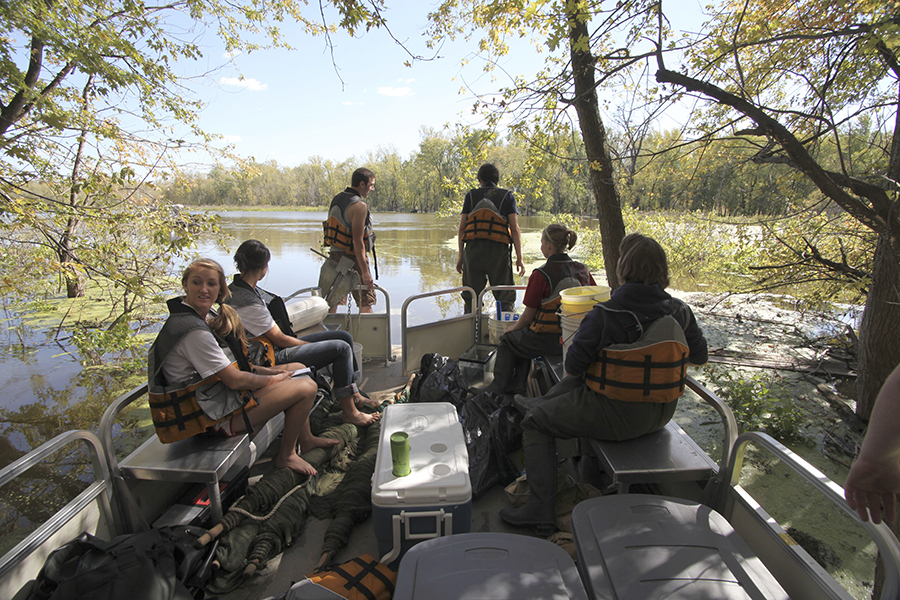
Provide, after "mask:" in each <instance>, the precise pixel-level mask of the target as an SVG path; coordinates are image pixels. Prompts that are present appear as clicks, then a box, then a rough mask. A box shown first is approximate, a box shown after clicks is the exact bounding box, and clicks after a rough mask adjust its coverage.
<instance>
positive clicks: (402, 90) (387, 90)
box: [378, 87, 413, 98]
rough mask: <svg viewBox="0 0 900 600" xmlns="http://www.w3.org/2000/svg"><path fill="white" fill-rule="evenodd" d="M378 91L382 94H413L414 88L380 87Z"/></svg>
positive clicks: (398, 95) (397, 95)
mask: <svg viewBox="0 0 900 600" xmlns="http://www.w3.org/2000/svg"><path fill="white" fill-rule="evenodd" d="M378 93H379V94H381V95H382V96H394V97H398V98H399V97H401V96H412V93H413V91H412V88H408V87H380V88H378Z"/></svg>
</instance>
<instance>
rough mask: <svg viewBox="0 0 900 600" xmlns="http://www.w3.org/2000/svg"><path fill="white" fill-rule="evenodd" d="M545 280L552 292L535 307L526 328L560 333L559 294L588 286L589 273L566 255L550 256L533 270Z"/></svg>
mask: <svg viewBox="0 0 900 600" xmlns="http://www.w3.org/2000/svg"><path fill="white" fill-rule="evenodd" d="M535 271H536V273H540V275H532V277H538V276H543V277H545V278H546V279H547V284H548V287H549V288H550V289H551V290H552V291H551V292H550V295H549V296H547V297H546V298H544V299H543V300H542V301H541V305H540V306H538V307H537V312H536V313H535V315H534V319H533V320H532V321H531V323H530V324H529V325H528V327H529V328H530V329H531V330H532V331H533V332H535V333H556V334H561V333H562V327H561V326H560V324H559V315H558V314H557V311H558V310H559V305H560V297H559V293H560V292H562V291H563V290H567V289H569V288H572V287H578V286H580V285H590V282H591V273H590V271H589V270H588V268H587V267H586V266H584V265H583V264H581V263H580V262H576V261H574V260H572V259H570V258H569V256H568V255H567V254H563V255H554V256H551V257H550V259H548V260H547V262H546V263H545V264H544V265H543V266H541V267H538V268H537V269H535Z"/></svg>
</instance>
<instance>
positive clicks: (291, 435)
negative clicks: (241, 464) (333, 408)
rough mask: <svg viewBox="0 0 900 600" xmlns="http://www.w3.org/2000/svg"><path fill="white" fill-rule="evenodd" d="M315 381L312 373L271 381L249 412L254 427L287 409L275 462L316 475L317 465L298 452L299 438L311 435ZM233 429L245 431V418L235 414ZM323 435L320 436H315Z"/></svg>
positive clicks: (278, 464) (277, 465)
mask: <svg viewBox="0 0 900 600" xmlns="http://www.w3.org/2000/svg"><path fill="white" fill-rule="evenodd" d="M317 389H318V387H317V386H316V383H315V382H314V381H313V380H312V379H310V378H309V377H298V378H296V379H286V380H284V381H279V382H278V383H275V384H273V385H269V386H267V387H264V388H262V389H260V390H256V391H255V392H254V394H255V395H256V397H257V398H258V399H259V406H257V407H256V408H254V409H252V410H250V411H249V412H248V413H247V416H248V417H249V418H250V424H251V425H253V427H254V428H256V427H259V426H262V425H263V424H265V423H266V421H268V420H269V419H271V418H272V417H274V416H275V415H277V414H278V413H280V412H284V431H283V432H282V434H281V447H280V448H279V450H278V456H277V457H276V458H275V466H276V467H278V468H282V467H287V468H289V469H291V470H292V471H296V472H297V473H305V474H307V475H315V474H316V469H315V468H313V466H312V465H311V464H309V463H308V462H306V461H305V460H303V459H302V458H300V457H299V456H298V455H297V442H298V440H300V438H301V434H303V433H304V428H305V430H306V432H307V435H308V436H309V437H310V438H311V437H312V434H311V433H308V432H309V411H310V409H312V403H313V401H314V400H315V398H316V390H317ZM231 423H232V428H233V431H235V432H236V433H240V432H243V431H244V430H245V429H246V428H245V426H244V418H243V417H242V416H240V415H239V416H236V417H234V418H233V419H232V420H231ZM315 439H320V438H315Z"/></svg>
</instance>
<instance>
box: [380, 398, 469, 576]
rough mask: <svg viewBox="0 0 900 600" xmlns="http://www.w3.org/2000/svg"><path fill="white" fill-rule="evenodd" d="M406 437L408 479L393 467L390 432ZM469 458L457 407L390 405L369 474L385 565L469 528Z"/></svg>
mask: <svg viewBox="0 0 900 600" xmlns="http://www.w3.org/2000/svg"><path fill="white" fill-rule="evenodd" d="M398 431H403V432H406V433H407V434H408V435H409V465H410V470H411V472H410V474H409V475H406V476H404V477H397V476H395V475H394V474H393V471H392V464H391V442H390V437H391V434H392V433H396V432H398ZM471 515H472V483H471V481H470V480H469V455H468V453H467V452H466V441H465V437H464V436H463V429H462V425H461V424H460V422H459V417H458V416H457V412H456V408H455V407H454V406H453V405H452V404H450V403H449V402H418V403H412V404H392V405H389V406H388V407H387V408H385V411H384V415H383V416H382V417H381V438H380V440H379V442H378V457H377V459H376V463H375V473H374V474H373V475H372V516H373V522H374V527H375V537H376V539H377V540H378V551H379V553H380V554H381V556H382V559H381V560H382V562H384V563H386V564H388V563H391V562H393V561H395V560H397V559H398V558H400V557H401V556H402V555H403V553H404V552H406V550H408V549H409V548H410V547H412V545H413V544H415V543H416V542H418V541H420V540H425V539H430V538H435V537H441V536H445V535H450V534H452V533H467V532H468V531H469V528H470V527H471Z"/></svg>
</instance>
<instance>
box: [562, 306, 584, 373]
mask: <svg viewBox="0 0 900 600" xmlns="http://www.w3.org/2000/svg"><path fill="white" fill-rule="evenodd" d="M586 314H587V313H586V312H582V313H575V314H568V313H567V312H566V311H562V312H561V313H560V315H559V324H560V327H561V328H562V360H563V362H562V364H566V352H567V351H568V350H569V346H571V345H572V339H573V338H574V337H575V333H576V332H577V331H578V328H579V327H580V326H581V321H582V320H583V319H584V316H585V315H586Z"/></svg>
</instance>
